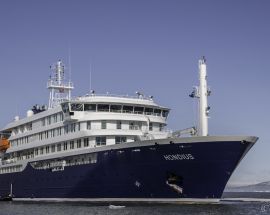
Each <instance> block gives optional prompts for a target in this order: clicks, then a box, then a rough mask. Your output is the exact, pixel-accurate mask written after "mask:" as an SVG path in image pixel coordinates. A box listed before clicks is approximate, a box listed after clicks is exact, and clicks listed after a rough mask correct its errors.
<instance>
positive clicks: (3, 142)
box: [0, 137, 10, 152]
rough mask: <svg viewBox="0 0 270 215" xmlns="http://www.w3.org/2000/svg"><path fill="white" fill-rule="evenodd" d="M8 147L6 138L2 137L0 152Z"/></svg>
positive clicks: (8, 143)
mask: <svg viewBox="0 0 270 215" xmlns="http://www.w3.org/2000/svg"><path fill="white" fill-rule="evenodd" d="M9 147H10V142H9V141H8V139H7V138H4V137H2V138H1V139H0V152H1V151H6V150H7V149H8V148H9Z"/></svg>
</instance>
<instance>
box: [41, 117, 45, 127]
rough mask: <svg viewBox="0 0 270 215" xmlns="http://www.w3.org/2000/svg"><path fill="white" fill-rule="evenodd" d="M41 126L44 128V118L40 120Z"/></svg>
mask: <svg viewBox="0 0 270 215" xmlns="http://www.w3.org/2000/svg"><path fill="white" fill-rule="evenodd" d="M41 124H42V126H45V124H46V123H45V118H43V119H42V120H41Z"/></svg>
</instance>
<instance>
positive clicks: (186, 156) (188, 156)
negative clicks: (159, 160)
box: [163, 154, 195, 161]
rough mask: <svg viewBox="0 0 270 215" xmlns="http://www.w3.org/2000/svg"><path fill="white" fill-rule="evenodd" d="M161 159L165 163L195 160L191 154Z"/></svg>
mask: <svg viewBox="0 0 270 215" xmlns="http://www.w3.org/2000/svg"><path fill="white" fill-rule="evenodd" d="M163 157H164V159H165V160H167V161H173V160H194V159H195V158H194V156H193V155H192V154H173V155H163Z"/></svg>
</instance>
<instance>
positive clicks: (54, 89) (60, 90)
mask: <svg viewBox="0 0 270 215" xmlns="http://www.w3.org/2000/svg"><path fill="white" fill-rule="evenodd" d="M50 68H51V70H52V71H53V74H52V75H51V76H50V78H49V80H48V83H47V89H48V90H49V91H50V98H49V108H54V107H55V106H57V105H59V104H60V103H61V102H63V101H69V100H70V99H71V90H73V89H74V87H73V83H72V82H71V81H68V82H67V81H65V66H64V64H63V63H62V61H61V60H58V61H57V62H56V63H55V64H54V65H53V66H50Z"/></svg>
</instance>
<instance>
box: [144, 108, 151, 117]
mask: <svg viewBox="0 0 270 215" xmlns="http://www.w3.org/2000/svg"><path fill="white" fill-rule="evenodd" d="M144 112H145V114H146V115H153V108H145V110H144Z"/></svg>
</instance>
